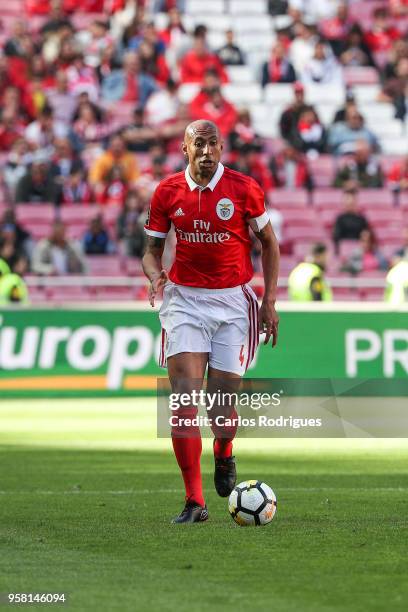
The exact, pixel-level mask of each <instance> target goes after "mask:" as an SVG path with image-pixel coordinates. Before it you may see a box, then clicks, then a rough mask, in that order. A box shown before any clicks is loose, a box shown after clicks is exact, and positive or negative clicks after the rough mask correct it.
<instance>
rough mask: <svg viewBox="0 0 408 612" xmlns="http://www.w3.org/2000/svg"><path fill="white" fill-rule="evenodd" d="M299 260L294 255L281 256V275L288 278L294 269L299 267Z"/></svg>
mask: <svg viewBox="0 0 408 612" xmlns="http://www.w3.org/2000/svg"><path fill="white" fill-rule="evenodd" d="M298 261H299V259H298V258H297V257H294V256H292V255H281V258H280V262H279V263H280V265H279V269H280V275H281V276H286V275H288V274H289V273H290V272H291V271H292V270H293V268H294V267H295V266H296V265H297V263H298Z"/></svg>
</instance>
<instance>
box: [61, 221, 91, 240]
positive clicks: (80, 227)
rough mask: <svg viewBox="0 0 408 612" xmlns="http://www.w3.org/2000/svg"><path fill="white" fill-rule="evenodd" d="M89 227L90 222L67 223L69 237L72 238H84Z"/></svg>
mask: <svg viewBox="0 0 408 612" xmlns="http://www.w3.org/2000/svg"><path fill="white" fill-rule="evenodd" d="M87 229H88V223H85V222H83V221H79V222H78V221H76V222H71V223H67V227H66V235H67V238H69V239H70V240H82V238H83V237H84V234H85V232H86V230H87Z"/></svg>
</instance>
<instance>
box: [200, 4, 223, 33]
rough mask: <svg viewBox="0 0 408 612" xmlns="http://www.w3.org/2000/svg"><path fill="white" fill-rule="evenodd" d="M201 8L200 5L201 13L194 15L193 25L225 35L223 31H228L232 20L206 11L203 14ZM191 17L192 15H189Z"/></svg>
mask: <svg viewBox="0 0 408 612" xmlns="http://www.w3.org/2000/svg"><path fill="white" fill-rule="evenodd" d="M202 11H203V6H202V3H201V13H200V14H198V13H197V14H195V15H194V23H195V25H205V26H207V28H208V29H209V30H214V31H216V32H223V33H224V34H225V30H228V29H230V28H231V27H232V25H233V19H232V18H231V16H230V15H224V14H222V13H211V12H210V11H208V12H207V13H203V12H202ZM190 15H192V13H190Z"/></svg>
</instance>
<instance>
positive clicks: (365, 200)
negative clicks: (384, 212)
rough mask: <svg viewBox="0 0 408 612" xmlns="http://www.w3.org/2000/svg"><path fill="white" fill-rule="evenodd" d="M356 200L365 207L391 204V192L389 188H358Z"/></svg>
mask: <svg viewBox="0 0 408 612" xmlns="http://www.w3.org/2000/svg"><path fill="white" fill-rule="evenodd" d="M358 202H359V205H360V206H362V207H363V208H367V209H369V208H371V207H373V206H379V207H380V206H382V207H387V206H392V203H393V199H392V192H391V191H390V190H389V189H360V191H359V194H358Z"/></svg>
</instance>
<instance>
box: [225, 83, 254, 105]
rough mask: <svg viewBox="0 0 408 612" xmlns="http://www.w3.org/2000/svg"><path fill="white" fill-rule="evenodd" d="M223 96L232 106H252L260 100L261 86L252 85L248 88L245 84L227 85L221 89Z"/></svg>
mask: <svg viewBox="0 0 408 612" xmlns="http://www.w3.org/2000/svg"><path fill="white" fill-rule="evenodd" d="M222 91H223V94H224V96H225V97H226V98H227V100H229V101H230V102H232V103H233V104H235V105H237V106H239V105H241V106H242V105H243V104H254V103H256V102H260V101H261V99H262V90H261V86H260V85H258V84H257V83H253V84H252V85H251V86H249V87H248V85H247V84H245V83H240V84H238V83H237V84H233V83H229V84H227V85H224V86H223V88H222Z"/></svg>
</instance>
